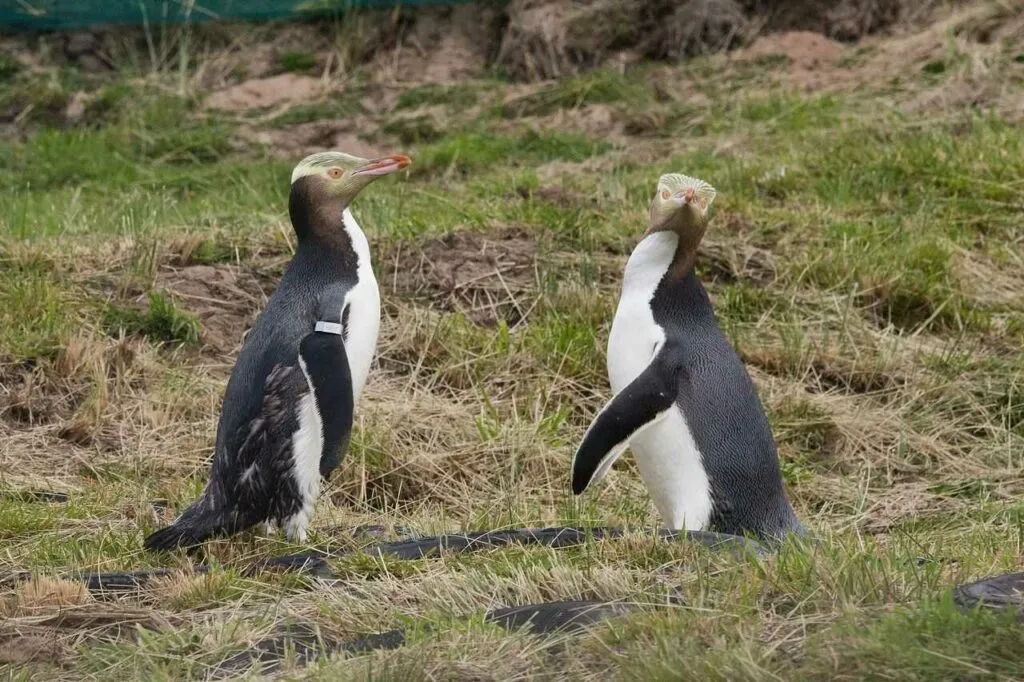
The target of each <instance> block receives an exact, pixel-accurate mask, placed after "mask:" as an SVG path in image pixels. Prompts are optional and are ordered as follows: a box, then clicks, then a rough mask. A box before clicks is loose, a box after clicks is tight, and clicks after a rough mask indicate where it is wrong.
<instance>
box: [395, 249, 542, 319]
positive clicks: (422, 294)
mask: <svg viewBox="0 0 1024 682" xmlns="http://www.w3.org/2000/svg"><path fill="white" fill-rule="evenodd" d="M381 263H382V264H383V265H384V267H383V268H382V270H383V271H384V272H383V276H382V278H381V279H382V280H383V281H382V285H383V287H384V288H385V289H386V290H387V289H390V290H391V292H392V293H394V294H397V295H399V296H402V297H407V298H416V299H427V300H428V301H430V303H431V304H432V305H434V306H438V307H441V308H443V309H447V310H457V311H460V312H462V313H463V314H464V315H466V317H467V318H468V319H470V320H471V321H472V322H474V323H476V324H480V325H484V326H491V325H494V324H496V323H497V322H498V321H499V320H505V321H506V322H507V323H508V324H509V325H514V324H516V323H517V322H519V321H520V320H522V319H523V318H524V317H525V316H526V315H527V314H528V312H529V308H530V303H529V301H528V300H527V298H528V297H529V292H531V291H533V290H535V289H536V269H537V244H536V242H535V241H534V240H533V239H532V238H531V237H530V236H529V235H528V234H527V233H525V232H521V231H518V230H514V229H510V230H505V231H503V232H498V233H496V234H481V233H477V232H453V233H450V234H447V235H445V236H444V237H441V238H439V239H430V240H428V241H426V242H423V243H422V244H408V243H405V244H400V245H399V246H398V247H397V248H395V249H394V250H393V251H392V252H391V253H389V254H385V255H384V256H383V258H382V259H381Z"/></svg>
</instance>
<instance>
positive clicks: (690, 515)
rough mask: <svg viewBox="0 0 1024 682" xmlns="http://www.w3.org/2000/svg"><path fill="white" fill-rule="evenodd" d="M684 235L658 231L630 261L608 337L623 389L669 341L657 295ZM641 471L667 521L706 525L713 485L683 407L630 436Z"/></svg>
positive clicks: (615, 377) (615, 381) (613, 372)
mask: <svg viewBox="0 0 1024 682" xmlns="http://www.w3.org/2000/svg"><path fill="white" fill-rule="evenodd" d="M677 244H678V237H677V236H676V235H675V233H671V232H656V233H654V234H652V235H650V236H648V237H646V238H645V239H644V240H643V241H642V242H640V244H639V245H637V247H636V249H635V250H634V251H633V253H632V255H631V256H630V258H629V261H628V262H627V263H626V271H625V274H624V277H623V283H622V296H621V298H620V300H619V307H618V308H617V309H616V311H615V321H614V322H613V323H612V331H611V335H610V336H609V338H608V380H609V382H610V383H611V387H612V391H613V392H614V393H619V392H620V391H621V390H622V389H624V388H625V387H626V386H628V385H629V384H630V382H632V381H633V380H634V379H635V378H636V377H637V376H638V375H639V374H640V373H641V372H643V371H644V370H645V369H646V368H647V366H648V365H649V364H650V363H651V360H652V359H653V357H654V355H655V353H656V352H657V350H659V349H660V347H661V345H662V344H663V343H664V342H665V339H666V337H665V330H664V329H663V328H662V327H661V326H660V325H659V324H658V323H657V322H656V321H655V319H654V315H653V313H652V311H651V305H650V303H651V299H652V298H653V297H654V293H655V291H656V290H657V288H658V284H659V283H660V282H661V281H662V278H663V277H664V276H665V273H666V272H667V271H668V268H669V267H670V266H671V264H672V260H673V258H674V257H675V251H676V245H677ZM630 449H631V450H632V451H633V454H634V455H635V457H636V462H637V468H638V469H639V470H640V476H641V478H642V479H643V481H644V486H645V487H646V488H647V490H648V492H649V493H650V495H651V499H653V500H654V504H655V506H656V507H657V508H658V513H659V514H660V515H661V519H662V523H663V524H664V525H665V526H666V527H668V528H672V529H687V530H700V529H702V528H705V527H706V526H707V524H708V521H709V520H710V518H711V512H712V500H711V486H710V483H709V481H708V477H707V473H706V472H705V470H704V464H703V459H702V456H701V453H700V451H699V449H698V448H697V445H696V443H695V442H694V440H693V436H692V434H691V433H690V429H689V427H688V425H687V423H686V417H685V416H684V415H683V413H682V411H681V410H679V409H678V408H673V409H672V410H670V412H669V414H668V416H667V417H666V418H665V419H663V420H662V421H660V422H659V423H657V424H655V425H653V426H651V427H650V428H649V429H647V430H645V431H643V432H642V433H640V434H637V435H636V436H635V437H634V438H633V439H632V440H631V441H630Z"/></svg>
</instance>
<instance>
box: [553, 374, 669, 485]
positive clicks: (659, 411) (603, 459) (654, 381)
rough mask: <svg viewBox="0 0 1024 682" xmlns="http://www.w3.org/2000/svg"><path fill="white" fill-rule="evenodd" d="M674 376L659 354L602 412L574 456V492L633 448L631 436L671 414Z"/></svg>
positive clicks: (584, 435) (592, 480) (605, 470)
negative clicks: (667, 369)
mask: <svg viewBox="0 0 1024 682" xmlns="http://www.w3.org/2000/svg"><path fill="white" fill-rule="evenodd" d="M669 377H671V378H672V380H671V381H670V380H669ZM674 377H675V374H674V373H673V372H667V371H666V368H665V367H664V366H663V365H662V363H660V362H659V361H658V357H657V356H656V357H655V358H654V360H653V361H652V362H651V364H649V365H648V366H647V369H645V370H644V371H643V372H641V373H640V376H638V377H637V378H636V379H634V380H633V381H632V383H630V384H629V385H628V386H626V387H625V388H624V389H622V390H621V391H619V392H618V393H617V394H616V395H615V397H613V398H612V399H611V400H610V401H608V404H607V405H605V406H604V408H602V409H601V411H600V412H598V414H597V416H596V417H594V421H593V422H591V423H590V427H589V428H587V432H586V433H585V434H583V442H582V443H580V447H579V449H577V450H576V454H575V455H574V456H573V458H572V492H573V494H574V495H579V494H580V493H582V492H583V491H584V490H586V489H587V486H589V485H590V484H591V483H592V482H594V481H597V480H600V479H601V478H602V477H603V476H604V475H605V474H606V473H607V472H608V470H609V469H610V468H611V466H612V464H613V463H614V462H615V460H616V459H618V458H619V455H621V454H622V453H623V452H625V451H626V448H627V447H629V441H630V439H631V438H633V437H634V436H636V435H637V434H638V433H640V432H641V431H644V430H645V429H648V428H650V427H651V426H654V425H655V424H657V423H658V422H659V421H661V420H662V419H664V418H665V417H666V416H667V415H668V411H669V409H670V408H671V407H672V405H673V403H674V402H675V399H676V388H675V381H674Z"/></svg>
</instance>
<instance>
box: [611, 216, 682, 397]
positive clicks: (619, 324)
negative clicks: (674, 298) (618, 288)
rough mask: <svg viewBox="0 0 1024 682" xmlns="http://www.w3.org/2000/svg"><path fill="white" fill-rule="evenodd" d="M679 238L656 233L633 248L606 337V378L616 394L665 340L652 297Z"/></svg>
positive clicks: (640, 370)
mask: <svg viewBox="0 0 1024 682" xmlns="http://www.w3.org/2000/svg"><path fill="white" fill-rule="evenodd" d="M677 242H678V237H677V236H676V235H675V233H672V232H656V233H654V234H652V235H650V236H648V237H647V238H645V239H644V240H643V241H642V242H640V243H639V244H638V245H637V247H636V249H634V250H633V253H632V255H631V256H630V257H629V261H628V262H627V263H626V271H625V274H624V276H623V280H622V296H621V297H620V298H619V307H618V308H617V309H616V310H615V320H614V321H613V322H612V330H611V334H610V335H609V337H608V380H609V381H610V382H611V386H612V391H613V392H614V393H618V392H619V391H621V390H622V389H624V388H625V387H626V386H627V385H628V384H629V383H630V382H631V381H633V379H635V378H636V377H637V376H638V375H639V374H640V373H641V372H642V371H644V369H646V367H647V365H648V364H649V363H650V361H651V358H652V357H653V355H654V351H655V348H656V347H659V346H660V345H661V344H662V343H663V342H664V341H665V331H664V330H663V329H662V328H661V326H660V325H658V323H657V322H655V320H654V315H653V314H652V313H651V299H652V298H653V297H654V292H655V291H656V290H657V288H658V283H659V282H661V279H662V277H664V276H665V272H666V271H667V270H668V268H669V266H670V265H671V264H672V258H673V256H674V254H675V250H676V244H677Z"/></svg>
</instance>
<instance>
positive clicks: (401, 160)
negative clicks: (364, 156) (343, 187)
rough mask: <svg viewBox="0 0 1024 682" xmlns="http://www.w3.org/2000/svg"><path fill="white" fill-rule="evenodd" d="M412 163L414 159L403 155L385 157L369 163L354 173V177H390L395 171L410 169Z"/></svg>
mask: <svg viewBox="0 0 1024 682" xmlns="http://www.w3.org/2000/svg"><path fill="white" fill-rule="evenodd" d="M411 163H412V159H410V158H409V157H408V156H402V155H401V154H395V155H394V156H385V157H382V158H379V159H373V160H371V161H367V162H366V163H364V164H363V165H362V166H360V167H359V168H357V169H356V170H355V171H353V172H352V175H373V176H377V175H388V174H390V173H394V172H395V171H400V170H402V169H403V168H408V167H409V164H411Z"/></svg>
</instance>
